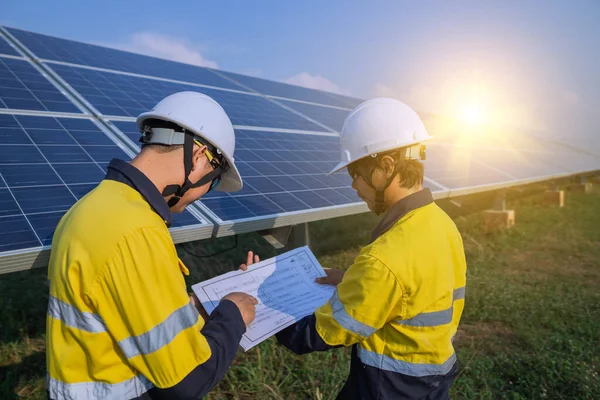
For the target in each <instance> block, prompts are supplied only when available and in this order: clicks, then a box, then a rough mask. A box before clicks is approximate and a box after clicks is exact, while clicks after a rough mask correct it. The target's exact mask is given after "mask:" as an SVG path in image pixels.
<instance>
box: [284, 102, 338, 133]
mask: <svg viewBox="0 0 600 400" xmlns="http://www.w3.org/2000/svg"><path fill="white" fill-rule="evenodd" d="M277 101H279V102H281V103H283V104H285V105H286V106H287V107H290V108H293V109H294V110H296V111H298V112H300V113H302V114H304V115H306V116H307V117H309V118H311V119H313V120H315V121H317V122H320V123H322V124H323V125H326V126H328V127H329V128H331V129H333V130H334V131H336V132H341V131H342V126H344V120H345V119H346V117H347V116H348V114H349V113H350V110H341V109H339V108H331V107H323V106H317V105H313V104H306V103H298V102H295V101H286V100H277Z"/></svg>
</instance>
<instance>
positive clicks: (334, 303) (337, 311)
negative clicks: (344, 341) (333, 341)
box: [329, 290, 377, 337]
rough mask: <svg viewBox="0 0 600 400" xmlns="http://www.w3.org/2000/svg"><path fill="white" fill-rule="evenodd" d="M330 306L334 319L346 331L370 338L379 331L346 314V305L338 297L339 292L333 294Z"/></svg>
mask: <svg viewBox="0 0 600 400" xmlns="http://www.w3.org/2000/svg"><path fill="white" fill-rule="evenodd" d="M329 304H330V305H331V310H332V312H333V318H335V320H336V321H337V323H338V324H340V325H341V326H342V327H343V328H344V329H346V330H348V331H350V332H353V333H356V334H357V335H361V336H364V337H369V336H371V335H372V334H373V333H375V331H377V329H376V328H373V327H372V326H369V325H366V324H363V323H362V322H360V321H357V320H355V319H354V318H352V317H351V316H350V315H349V314H348V313H347V312H346V309H345V308H344V304H342V302H341V301H340V298H339V297H338V292H337V290H336V291H335V292H333V296H331V298H330V299H329Z"/></svg>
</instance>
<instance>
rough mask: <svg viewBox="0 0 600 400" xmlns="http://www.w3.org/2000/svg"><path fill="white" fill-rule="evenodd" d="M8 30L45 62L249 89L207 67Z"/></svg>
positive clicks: (17, 30) (221, 86)
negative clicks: (58, 62) (59, 62)
mask: <svg viewBox="0 0 600 400" xmlns="http://www.w3.org/2000/svg"><path fill="white" fill-rule="evenodd" d="M5 29H6V30H7V31H8V32H9V33H10V34H12V35H13V36H15V37H16V38H17V39H18V40H19V41H20V42H21V43H23V44H24V45H25V46H26V47H27V48H28V49H29V50H31V51H32V52H33V53H34V54H35V55H36V57H38V58H41V59H45V60H53V61H61V62H66V63H72V64H80V65H86V66H90V67H97V68H105V69H112V70H116V71H124V72H130V73H135V74H140V75H148V76H156V77H161V78H167V79H173V80H179V81H185V82H191V83H197V84H202V85H209V86H216V87H220V88H228V89H236V90H246V89H244V88H242V87H241V86H240V85H237V84H235V83H233V82H231V81H230V80H228V79H225V78H223V77H221V76H219V75H217V74H215V73H214V72H212V71H211V70H209V69H207V68H202V67H198V66H195V65H189V64H182V63H178V62H173V61H168V60H163V59H160V58H155V57H149V56H145V55H141V54H136V53H130V52H126V51H121V50H116V49H111V48H107V47H102V46H96V45H92V44H86V43H81V42H76V41H73V40H67V39H61V38H56V37H53V36H47V35H42V34H39V33H33V32H27V31H23V30H20V29H14V28H5Z"/></svg>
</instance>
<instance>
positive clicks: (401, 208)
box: [371, 189, 433, 242]
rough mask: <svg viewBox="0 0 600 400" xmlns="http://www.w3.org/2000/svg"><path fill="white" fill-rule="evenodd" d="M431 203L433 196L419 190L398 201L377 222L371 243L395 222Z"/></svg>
mask: <svg viewBox="0 0 600 400" xmlns="http://www.w3.org/2000/svg"><path fill="white" fill-rule="evenodd" d="M431 203H433V195H432V194H431V190H429V189H422V190H419V191H418V192H416V193H413V194H411V195H408V196H406V197H405V198H403V199H402V200H400V201H398V202H397V203H396V204H394V205H393V206H392V207H391V208H390V209H389V210H388V211H387V212H386V213H385V215H384V216H383V218H382V219H381V221H379V224H377V226H376V227H375V229H373V232H372V233H371V242H374V241H375V240H376V239H377V238H378V237H379V236H381V235H383V234H384V233H385V232H387V231H388V230H389V229H390V228H391V227H392V226H394V224H395V223H396V222H398V221H399V220H400V219H401V218H402V217H404V216H405V215H406V214H408V213H409V212H411V211H413V210H416V209H417V208H421V207H424V206H426V205H428V204H431Z"/></svg>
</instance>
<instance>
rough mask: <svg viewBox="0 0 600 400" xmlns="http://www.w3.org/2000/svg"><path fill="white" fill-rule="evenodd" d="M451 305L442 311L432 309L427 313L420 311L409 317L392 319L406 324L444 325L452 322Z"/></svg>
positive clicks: (452, 309)
mask: <svg viewBox="0 0 600 400" xmlns="http://www.w3.org/2000/svg"><path fill="white" fill-rule="evenodd" d="M453 311H454V308H453V307H450V308H447V309H445V310H442V311H434V312H428V313H421V314H419V315H417V316H415V317H413V318H411V319H405V320H398V321H394V322H396V323H398V324H401V325H408V326H438V325H446V324H449V323H450V322H452V312H453Z"/></svg>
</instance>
